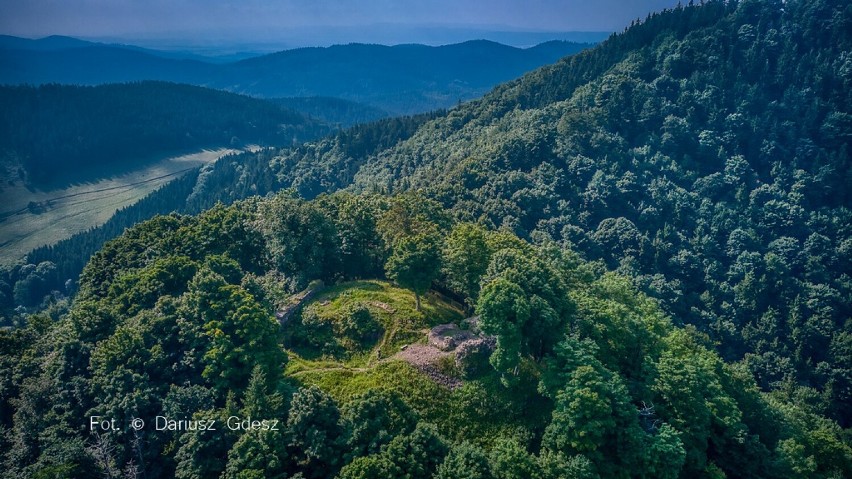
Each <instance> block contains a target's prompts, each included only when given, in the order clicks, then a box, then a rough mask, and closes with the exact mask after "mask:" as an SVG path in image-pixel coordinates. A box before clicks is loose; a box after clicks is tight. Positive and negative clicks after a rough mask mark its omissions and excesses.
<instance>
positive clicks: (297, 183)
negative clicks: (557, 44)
mask: <svg viewBox="0 0 852 479" xmlns="http://www.w3.org/2000/svg"><path fill="white" fill-rule="evenodd" d="M850 35H852V6H850V5H849V4H848V2H844V1H840V0H819V1H787V2H780V1H771V0H749V1H740V2H721V1H711V2H706V3H703V4H701V5H689V6H683V7H678V8H676V9H673V10H669V11H665V12H663V13H660V14H655V15H651V16H649V17H648V18H647V19H645V20H643V21H641V22H637V23H636V24H635V25H633V26H631V27H630V28H629V29H627V30H626V31H625V32H624V33H622V34H619V35H615V36H613V37H612V38H610V39H609V40H608V41H606V42H604V43H603V44H601V45H600V46H598V47H596V48H594V49H591V50H588V51H585V52H582V53H580V54H577V55H574V56H572V57H568V58H566V59H564V60H562V61H560V62H559V63H557V64H555V65H552V66H548V67H545V68H542V69H540V70H537V71H535V72H533V73H530V74H528V75H525V76H524V77H522V78H520V79H518V80H516V81H513V82H509V83H507V84H504V85H501V86H499V87H497V88H496V89H495V90H494V91H492V92H491V93H489V94H488V95H486V96H485V97H484V98H482V99H481V100H477V101H473V102H470V103H467V104H463V105H459V106H458V107H456V108H454V109H452V110H449V111H446V112H438V113H436V114H434V115H424V116H420V117H412V118H403V119H386V120H382V121H379V122H377V123H374V124H370V125H361V126H357V127H354V128H352V129H349V130H344V131H341V132H338V133H336V134H334V135H332V136H329V137H326V138H324V139H322V140H319V141H316V142H313V143H308V144H305V145H303V146H300V147H295V148H284V149H280V150H273V149H269V150H264V151H262V152H259V153H257V154H244V155H239V156H233V157H228V158H226V159H223V160H220V161H219V162H217V163H216V164H215V165H212V166H210V167H206V168H205V169H204V170H202V171H200V172H199V173H197V174H193V175H191V176H188V177H186V179H185V181H184V182H183V183H179V184H173V185H172V186H170V187H167V188H165V189H163V190H161V191H160V192H158V193H155V194H153V195H152V196H151V197H149V198H148V199H146V201H147V203H144V204H145V205H147V206H145V207H144V208H143V207H141V206H140V207H139V209H138V210H136V213H133V215H131V214H129V213H124V214H125V215H126V216H125V217H123V219H122V218H121V217H120V216H117V219H116V223H114V225H113V227H112V229H111V230H106V229H104V230H98V231H93V232H90V233H87V234H83V235H79V236H78V237H76V238H73V239H72V240H73V241H72V240H69V241H68V242H65V243H61V244H60V245H57V247H56V248H45V249H42V250H40V251H38V252H34V253H33V254H32V255H30V257H29V258H28V261H27V264H24V265H18V266H16V267H15V268H14V269H13V270H12V271H8V272H5V273H3V274H4V276H5V277H4V278H2V279H3V281H2V282H0V292H2V296H0V299H2V300H3V301H4V303H3V305H4V307H5V308H6V311H7V313H8V314H9V315H13V316H14V318H12V319H14V321H15V324H17V325H19V326H20V327H18V328H16V329H10V330H8V331H6V332H4V333H2V334H3V336H0V341H2V345H3V346H2V348H3V349H2V350H0V354H2V361H4V363H3V368H2V369H0V370H2V371H3V374H4V375H5V377H4V378H2V379H0V387H2V390H0V401H2V402H0V404H2V410H3V411H6V412H5V414H4V416H3V417H2V418H0V420H2V421H3V422H2V426H3V428H4V429H5V433H4V436H3V437H4V438H5V441H6V445H8V447H3V448H0V449H3V450H9V451H10V452H9V453H7V454H6V456H5V459H4V461H5V465H6V468H7V470H8V471H12V474H13V475H14V474H19V475H23V476H27V475H32V476H35V477H38V476H37V475H38V474H42V475H43V477H54V476H57V475H59V476H60V477H61V475H62V474H65V475H66V476H67V477H79V476H83V475H84V474H91V475H99V474H100V475H103V474H110V475H111V477H117V476H118V475H119V474H120V471H121V470H124V471H125V472H126V473H127V474H126V475H128V477H133V476H131V475H130V474H131V473H137V474H138V473H139V471H143V473H144V474H145V475H146V477H170V476H171V475H175V476H177V477H217V476H218V477H334V476H337V477H344V478H356V477H364V478H366V477H424V478H425V477H441V478H448V477H483V478H491V477H493V478H510V477H512V478H513V477H539V478H542V479H544V478H551V477H553V478H556V477H560V478H562V477H714V478H715V477H837V478H839V477H848V476H850V475H852V449H850V439H849V429H848V428H849V427H850V420H851V419H850V418H852V334H850V332H849V330H850V319H852V303H850V298H852V280H850V275H852V263H850V258H852V205H850V191H852V169H851V168H850V145H849V143H850V140H852V136H851V135H850V131H852V120H850V119H852V111H850V105H852V89H850V86H852V85H850V83H852V57H850V56H849V53H848V52H850V51H852V38H850ZM340 189H348V190H350V191H349V192H345V193H334V194H332V195H331V196H328V194H329V193H332V192H334V191H336V190H340ZM278 190H285V191H284V192H282V193H279V194H277V195H276V196H271V197H267V198H263V199H262V198H258V197H253V198H251V199H248V200H245V201H238V200H241V199H243V198H249V197H251V196H252V195H266V194H267V193H272V192H275V191H278ZM299 197H301V198H306V199H312V201H305V200H302V199H298V198H299ZM235 201H236V202H237V203H236V204H234V205H233V206H224V205H223V204H225V205H227V204H232V203H234V202H235ZM216 202H222V203H223V204H218V205H216V204H215V203H216ZM211 207H212V209H209V210H208V208H211ZM173 210H174V211H180V212H184V213H192V214H195V213H200V214H199V215H197V216H179V215H168V216H159V217H157V218H155V219H153V220H151V221H148V222H145V223H142V224H140V225H138V226H136V227H133V228H131V229H130V230H128V231H126V232H125V233H124V234H123V235H121V236H120V237H119V238H117V239H115V240H113V241H110V242H109V243H107V244H106V246H104V247H103V248H102V249H100V246H101V245H102V244H103V242H104V241H105V240H106V239H108V238H110V237H113V236H114V235H116V234H118V233H120V232H121V231H122V230H124V228H125V227H126V226H128V225H130V224H132V223H135V222H136V221H138V220H139V219H143V218H148V217H150V216H151V215H153V214H157V213H167V212H169V211H173ZM205 210H206V211H205ZM128 211H130V209H129V210H128ZM134 215H135V216H134ZM97 249H99V251H98V252H97V253H96V254H95V256H94V257H93V258H92V260H91V262H89V264H88V266H86V268H85V270H84V271H83V274H82V276H81V277H80V279H79V285H77V284H75V283H74V280H75V279H76V271H79V268H80V267H81V263H82V261H83V260H84V259H83V260H81V259H80V258H87V257H88V255H90V254H91V253H92V252H93V251H94V250H97ZM74 254H77V259H73V260H72V259H71V258H72V255H74ZM75 261H76V263H75ZM60 265H63V266H60ZM60 270H61V271H62V273H57V271H60ZM30 277H32V278H35V279H34V280H33V283H32V284H33V285H37V286H38V287H39V288H41V289H39V290H37V294H32V295H28V294H29V292H30V291H33V290H32V289H31V288H30V285H29V283H26V281H27V278H30ZM45 278H50V280H49V281H48V280H45ZM67 280H71V283H68V287H67V288H66V290H67V291H66V293H75V294H76V296H74V298H73V302H69V300H67V299H63V293H62V292H61V290H62V288H63V287H65V282H66V281H67ZM315 280H322V281H323V282H324V284H326V285H327V286H328V289H326V290H321V289H319V288H318V287H317V286H316V285H317V284H318V283H316V281H315ZM58 285H62V287H59V286H58ZM305 288H308V290H307V291H314V289H312V288H316V289H317V290H320V291H325V292H320V293H318V294H319V296H318V297H315V298H314V297H311V294H307V293H306V292H305V291H304V290H305ZM51 290H57V291H56V292H55V293H52V294H48V293H50V291H51ZM438 292H440V294H439V293H438ZM19 295H20V298H24V299H26V301H27V302H26V303H23V302H21V301H18V299H19ZM306 297H307V298H309V299H304V300H300V299H299V298H306ZM39 303H41V306H39V307H38V308H36V309H41V310H42V312H40V313H34V314H29V313H31V312H32V311H34V309H26V308H23V307H20V306H29V307H32V306H36V305H38V304H39ZM421 303H422V304H421ZM293 304H295V307H294V306H293ZM15 306H19V307H18V310H17V311H18V312H17V313H13V312H12V308H14V307H15ZM291 309H292V311H291ZM282 311H291V312H292V316H290V315H289V314H290V313H289V312H288V313H287V314H282ZM390 311H394V313H391V312H390ZM276 315H277V316H276ZM471 315H476V316H478V320H477V321H473V322H471V321H462V319H463V318H465V317H466V316H471ZM10 317H11V316H10ZM276 317H278V318H279V319H280V322H279V323H276V322H275V320H274V319H273V318H276ZM449 322H454V324H463V325H464V326H461V328H462V329H463V330H464V331H465V334H472V335H475V337H477V338H479V340H480V342H479V343H477V344H478V346H477V347H476V348H472V350H468V349H459V350H456V351H455V352H454V353H453V354H451V355H447V356H441V358H443V359H439V360H438V361H437V363H436V364H435V365H432V366H430V367H431V369H429V368H426V369H425V370H421V369H423V368H420V367H419V366H422V365H417V364H414V365H412V364H410V363H407V362H406V361H397V360H394V358H395V357H398V356H396V355H397V354H401V352H400V349H401V348H404V347H405V348H409V347H410V346H411V345H417V344H420V343H422V342H423V341H425V338H424V337H423V335H422V333H421V331H422V330H423V329H428V328H432V327H435V326H438V325H440V324H444V323H449ZM25 325H26V326H25ZM476 335H480V336H476ZM446 358H450V359H446ZM424 373H425V374H424ZM436 378H437V381H436ZM193 414H196V417H197V418H221V420H222V421H224V420H225V419H226V418H227V417H229V416H231V415H238V416H239V415H244V416H249V415H251V416H255V417H261V416H264V417H269V418H279V419H280V421H281V424H282V428H281V430H280V431H276V432H274V433H273V432H272V431H268V432H261V433H257V434H255V433H254V432H253V433H251V434H248V433H247V434H234V433H227V434H205V433H201V432H195V433H159V432H158V433H148V432H146V433H145V434H146V435H145V436H143V437H141V438H140V437H138V436H136V437H134V436H133V435H131V434H130V433H128V432H120V433H119V432H115V433H112V432H111V433H107V434H100V435H97V436H94V435H90V434H89V430H88V428H87V426H88V423H86V424H83V423H82V422H81V419H80V418H83V417H88V416H89V415H102V416H109V417H115V418H119V419H120V420H123V421H128V420H129V419H130V418H132V417H145V418H153V417H154V416H156V415H166V416H177V415H180V416H181V417H185V418H191V417H192V416H193ZM146 420H147V419H146ZM33 431H39V432H38V433H35V432H33ZM221 457H228V460H227V461H226V462H222V461H221V460H214V459H212V458H221ZM134 471H135V472H134ZM300 475H301V476H300Z"/></svg>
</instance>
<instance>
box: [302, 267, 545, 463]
mask: <svg viewBox="0 0 852 479" xmlns="http://www.w3.org/2000/svg"><path fill="white" fill-rule="evenodd" d="M354 303H360V304H363V305H365V306H367V308H369V309H370V313H371V314H372V315H373V316H374V317H375V319H376V320H377V321H378V322H380V323H381V324H382V326H383V327H384V328H385V331H384V335H383V337H382V338H381V339H379V341H378V342H375V343H373V344H372V345H371V347H369V348H364V350H362V351H360V352H356V353H353V354H350V355H348V356H346V357H343V358H332V357H322V356H320V355H317V354H300V352H301V351H298V350H292V349H291V350H289V351H288V354H289V357H290V361H289V363H288V364H287V367H286V369H285V374H286V376H287V377H288V378H289V379H290V380H291V381H293V382H294V383H295V384H298V385H300V386H316V387H319V388H320V389H322V390H323V391H325V392H327V393H328V394H330V395H331V396H332V397H333V398H334V399H335V400H336V401H337V402H338V404H340V405H343V404H345V403H347V402H348V401H350V400H351V399H352V398H353V397H354V396H356V395H358V394H361V393H364V392H366V391H368V390H370V389H378V390H386V391H394V392H396V393H398V394H399V395H400V396H401V397H402V398H403V399H404V400H405V401H406V402H407V403H408V404H409V406H411V407H412V408H413V409H414V410H415V411H417V413H418V414H419V415H420V417H421V419H423V420H425V421H428V422H431V423H434V424H435V425H437V426H438V428H439V430H440V431H441V432H442V434H444V435H445V436H446V437H448V438H454V439H458V440H470V441H474V442H476V443H478V444H481V445H483V446H484V447H488V446H490V444H491V442H493V440H494V438H496V437H500V436H507V435H508V436H517V437H519V438H522V439H523V438H527V437H528V436H529V434H530V432H529V431H530V429H531V428H532V429H541V428H542V427H543V426H542V425H541V424H543V423H542V417H544V418H546V417H549V414H550V407H551V406H550V405H549V404H542V403H537V402H534V401H532V398H534V397H537V395H536V394H535V391H536V383H537V379H535V378H536V375H535V374H530V375H528V376H529V378H530V382H529V383H528V384H526V383H525V384H523V385H520V386H518V387H517V388H516V389H515V390H507V389H505V388H504V387H503V386H502V385H500V381H499V375H498V374H497V373H496V372H494V371H491V372H490V373H488V374H485V375H483V376H481V377H479V378H477V379H476V380H474V381H471V382H469V383H468V384H466V385H465V386H463V387H462V388H460V389H457V390H455V391H449V390H448V389H446V388H445V387H443V386H440V385H438V384H436V383H435V382H434V381H432V380H431V379H430V378H429V377H427V376H426V375H424V374H423V373H421V372H420V371H418V370H417V369H415V368H414V367H413V366H411V365H410V364H408V363H406V362H404V361H399V360H393V359H388V358H390V356H392V355H393V354H396V353H397V352H398V351H399V348H400V346H402V345H403V344H411V343H415V342H425V341H426V334H425V333H426V330H427V328H429V327H432V326H434V325H437V324H443V323H449V322H456V323H458V321H460V320H461V319H463V314H462V311H460V310H458V309H456V308H454V307H453V306H452V305H451V304H450V303H449V302H447V301H444V300H443V299H442V298H441V297H440V296H438V295H436V294H428V295H426V296H425V297H424V298H423V301H422V305H423V310H422V311H420V312H418V311H416V310H415V309H414V294H413V293H411V292H410V291H407V290H405V289H401V288H398V287H396V286H393V285H392V284H390V283H388V282H385V281H378V280H370V281H354V282H349V283H344V284H340V285H337V286H334V287H330V288H328V289H327V290H325V291H323V292H322V293H321V294H319V295H318V296H317V297H316V298H314V299H313V300H311V301H309V302H308V303H307V304H306V305H305V308H311V309H312V310H313V312H315V313H316V314H317V315H320V316H322V317H324V318H328V319H331V320H334V319H335V318H337V317H339V316H340V315H341V314H343V312H344V311H346V309H347V308H348V307H350V306H352V305H353V304H354ZM376 303H382V304H384V305H387V307H386V308H382V307H381V306H380V305H378V304H376ZM377 350H380V351H381V352H382V356H381V357H382V358H383V359H379V358H377V357H376V351H377ZM311 353H315V352H311ZM441 366H442V367H443V368H444V369H446V371H445V372H446V373H449V374H451V375H452V374H454V373H457V371H454V370H453V368H454V367H455V364H454V363H452V364H450V363H447V364H443V365H441ZM545 402H546V401H545ZM530 409H533V410H534V411H536V412H534V413H533V412H531V410H530Z"/></svg>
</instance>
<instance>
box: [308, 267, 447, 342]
mask: <svg viewBox="0 0 852 479" xmlns="http://www.w3.org/2000/svg"><path fill="white" fill-rule="evenodd" d="M421 299H422V301H421V303H422V304H421V306H422V307H421V311H417V310H416V309H415V300H414V293H412V292H411V291H408V290H406V289H402V288H399V287H396V286H394V285H392V284H390V283H388V282H386V281H379V280H367V281H353V282H349V283H343V284H340V285H336V286H333V287H330V288H328V289H327V290H325V291H323V292H322V293H320V294H319V295H317V297H316V298H314V299H313V300H311V301H310V302H308V303H307V304H306V305H305V306H304V310H306V311H307V310H310V311H311V312H314V313H316V314H317V315H318V316H320V317H322V318H328V319H330V320H332V321H334V320H335V319H336V318H339V317H340V316H341V315H342V312H343V311H345V310H346V308H348V307H349V306H352V305H356V304H360V305H363V306H366V307H367V308H368V309H369V310H370V314H371V315H372V316H373V317H374V318H375V319H376V321H378V322H379V323H380V324H381V325H382V328H383V329H384V334H383V336H382V337H381V338H380V339H379V340H378V342H377V343H376V344H370V345H364V346H366V347H365V348H363V349H370V348H371V349H373V351H375V350H376V349H378V350H379V351H380V353H381V357H382V358H387V357H389V356H392V355H394V354H395V353H396V352H397V351H399V348H400V347H401V346H402V345H404V344H412V343H415V342H420V341H425V337H426V335H425V330H426V329H428V328H431V327H432V326H435V325H437V324H442V323H449V322H458V321H460V320H462V319H463V318H464V315H463V314H462V311H461V310H459V309H457V308H455V307H453V306H452V305H451V304H450V303H448V302H447V301H445V300H443V299H442V298H441V297H440V296H439V295H437V294H435V293H431V292H430V293H428V294H426V295H425V296H424V297H423V298H421ZM368 356H369V355H368ZM372 358H375V353H373V354H372Z"/></svg>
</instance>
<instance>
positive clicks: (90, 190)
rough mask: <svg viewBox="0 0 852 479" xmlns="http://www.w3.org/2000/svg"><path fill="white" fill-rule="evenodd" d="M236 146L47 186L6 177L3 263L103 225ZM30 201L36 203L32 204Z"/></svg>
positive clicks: (0, 233) (0, 215)
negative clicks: (31, 186)
mask: <svg viewBox="0 0 852 479" xmlns="http://www.w3.org/2000/svg"><path fill="white" fill-rule="evenodd" d="M235 151H236V150H231V149H224V148H223V149H218V150H204V151H201V152H198V153H193V154H189V155H183V156H178V157H173V158H166V159H164V160H161V161H159V162H156V163H152V164H150V165H149V166H146V167H145V168H141V169H139V170H136V171H133V172H130V173H125V174H122V175H118V176H114V177H111V178H107V179H103V180H99V181H96V182H91V183H83V184H75V185H71V186H69V187H66V188H62V189H54V190H48V191H43V190H36V189H29V188H27V187H26V186H24V185H23V184H22V183H21V182H11V184H9V183H7V184H5V185H3V187H2V189H1V190H0V264H10V263H13V262H15V261H17V260H19V259H21V258H22V257H23V256H24V255H26V254H27V253H28V252H30V251H32V250H33V249H35V248H37V247H39V246H43V245H51V244H55V243H57V242H58V241H60V240H62V239H65V238H68V237H70V236H72V235H74V234H75V233H79V232H81V231H85V230H87V229H89V228H91V227H95V226H99V225H101V224H103V223H104V222H106V221H107V220H108V219H109V218H110V217H111V216H112V215H113V213H115V212H116V211H117V210H119V209H121V208H123V207H125V206H128V205H131V204H133V203H135V202H137V201H139V200H140V199H142V198H144V197H145V196H146V195H147V194H149V193H151V192H152V191H154V190H155V189H157V188H159V187H160V186H162V185H164V184H166V183H168V182H170V181H172V180H174V179H175V178H178V177H179V176H180V175H182V174H184V173H186V172H187V171H189V170H190V169H192V168H195V167H197V166H200V165H202V164H205V163H210V162H213V161H215V160H216V159H218V158H219V157H221V156H223V155H225V154H228V153H232V152H235ZM31 203H32V204H33V205H37V208H29V207H28V206H29V205H30V204H31Z"/></svg>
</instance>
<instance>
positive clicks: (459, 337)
mask: <svg viewBox="0 0 852 479" xmlns="http://www.w3.org/2000/svg"><path fill="white" fill-rule="evenodd" d="M473 338H474V334H473V333H472V332H470V331H467V330H464V329H459V327H458V326H456V324H455V323H449V324H439V325H438V326H435V327H434V328H432V329H431V330H429V335H428V340H429V344H430V345H432V346H434V347H436V348H438V349H440V350H441V351H452V350H454V349H456V347H457V346H458V345H460V344H462V343H464V342H465V341H469V340H471V339H473Z"/></svg>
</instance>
